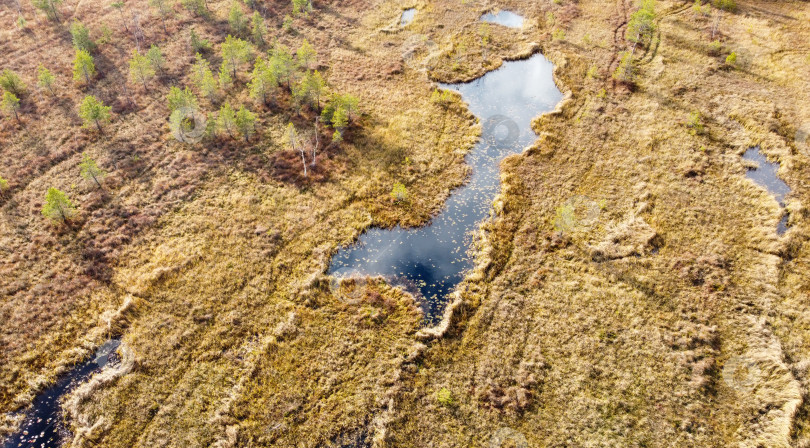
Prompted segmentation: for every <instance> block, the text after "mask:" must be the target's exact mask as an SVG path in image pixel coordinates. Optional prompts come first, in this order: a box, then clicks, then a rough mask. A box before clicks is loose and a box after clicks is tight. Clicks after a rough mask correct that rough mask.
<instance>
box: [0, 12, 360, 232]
mask: <svg viewBox="0 0 810 448" xmlns="http://www.w3.org/2000/svg"><path fill="white" fill-rule="evenodd" d="M181 1H182V4H183V6H184V7H186V8H187V9H190V10H192V11H193V12H196V13H198V14H199V15H202V16H205V17H208V15H207V13H208V5H207V2H206V1H205V0H181ZM61 2H62V0H33V4H34V6H35V7H36V8H37V9H39V10H41V11H42V12H43V13H45V14H46V16H47V17H48V18H49V19H50V20H53V21H56V22H59V23H61V21H62V19H61V16H60V14H59V5H60V4H61ZM245 3H246V4H247V5H248V6H250V7H255V6H256V5H255V4H254V2H253V1H252V0H245ZM292 3H293V4H292V11H293V15H294V16H306V15H308V14H309V13H310V12H312V11H313V6H312V3H311V1H310V0H293V1H292ZM149 5H150V6H151V7H152V8H154V9H155V10H156V11H157V12H158V15H159V16H160V18H161V21H162V27H163V29H164V31H165V32H167V25H166V18H167V17H169V16H170V15H171V14H172V12H173V10H174V9H173V7H174V2H173V1H172V0H150V1H149ZM110 6H112V7H113V8H114V9H117V10H118V11H120V14H121V19H122V24H123V28H124V29H125V30H126V31H128V32H131V33H132V34H133V37H134V39H135V46H136V49H134V50H133V52H132V55H131V57H130V59H129V78H130V80H131V81H132V82H133V83H135V84H137V85H139V86H141V87H142V88H143V89H144V91H148V90H149V89H150V82H151V81H152V80H153V79H154V78H155V77H157V76H161V75H163V74H165V71H166V61H165V59H164V56H163V52H162V50H161V49H160V47H158V46H157V45H152V46H151V47H150V48H149V49H148V50H147V51H145V52H143V53H142V52H141V42H142V41H143V32H142V31H141V29H140V26H139V24H138V18H137V14H135V15H134V17H133V19H132V21H128V20H127V18H126V15H125V13H124V7H125V4H124V2H123V1H120V0H117V1H115V2H113V3H112V4H111V5H110ZM18 13H19V15H20V19H21V20H23V21H24V18H23V17H22V9H21V8H20V7H19V4H18ZM287 18H288V19H289V21H291V18H290V17H289V16H288V17H287ZM287 21H288V20H286V19H285V28H289V27H288V26H286V22H287ZM228 23H229V25H230V27H231V31H232V34H233V35H228V36H227V37H226V39H225V41H224V42H223V43H222V44H221V46H220V56H221V59H222V63H221V65H220V67H219V70H218V73H217V74H216V75H214V72H212V70H211V68H210V66H209V62H208V60H207V59H206V58H205V57H204V55H205V54H207V53H209V52H210V51H211V47H212V46H211V43H210V42H209V41H208V40H205V39H202V38H200V36H199V35H198V34H197V33H196V32H195V30H194V29H193V28H191V29H190V35H189V37H190V47H191V49H192V51H193V52H194V54H195V62H194V64H193V65H192V67H191V70H192V72H191V76H190V77H191V80H192V85H193V86H194V87H195V88H196V91H197V92H198V93H199V94H200V95H201V96H202V97H203V98H205V99H206V100H207V101H208V103H210V105H211V106H217V105H218V110H217V111H216V119H215V120H211V121H210V122H209V123H208V127H207V129H206V135H207V136H211V135H221V136H227V137H230V138H234V139H235V138H238V137H241V138H243V139H244V140H245V141H249V140H250V139H251V138H252V137H253V136H254V134H255V133H256V119H257V117H256V115H255V114H254V113H253V112H251V110H250V109H249V108H248V106H247V105H239V107H238V108H235V107H233V106H232V105H231V104H230V102H228V101H227V100H225V97H226V96H227V95H228V94H229V93H234V94H236V93H237V92H236V91H234V85H235V84H238V83H239V78H240V75H242V71H243V70H244V69H245V67H246V66H248V65H249V64H251V65H252V71H250V72H247V71H245V74H246V75H247V78H248V79H247V82H246V84H245V86H246V87H247V89H248V93H249V97H250V98H251V99H252V100H253V101H255V102H256V103H257V105H258V107H259V108H261V107H271V106H277V105H278V100H279V98H280V96H281V95H282V94H286V95H287V96H288V98H289V103H290V105H291V106H292V108H293V109H294V111H295V114H296V115H298V116H304V114H303V112H304V110H308V111H309V112H310V113H311V115H312V116H314V119H313V128H314V142H312V144H309V145H307V144H305V142H304V140H305V139H304V138H302V137H301V135H300V134H299V132H298V130H297V129H296V127H295V125H294V124H293V123H292V122H290V123H289V124H288V126H287V131H286V133H285V142H286V144H287V146H288V147H289V148H290V149H291V150H293V151H297V152H300V154H301V157H302V161H303V171H304V175H305V176H306V174H307V165H308V164H309V165H310V166H314V165H315V161H316V157H317V153H318V150H319V145H320V141H319V140H320V139H319V135H320V133H321V132H322V128H323V127H326V126H328V127H331V131H330V132H331V140H332V142H333V144H335V143H339V142H341V141H342V140H343V136H344V132H345V130H346V128H347V127H348V126H349V125H350V123H351V121H352V120H353V119H354V118H355V117H356V114H357V109H358V103H359V100H358V99H357V98H356V97H354V96H351V95H341V94H338V93H336V92H331V91H328V90H327V84H326V81H325V80H324V78H323V76H322V75H321V73H320V72H319V71H318V70H317V62H316V61H317V53H316V51H315V49H314V48H313V47H312V45H310V43H309V42H308V41H306V40H304V41H303V43H302V44H301V46H300V47H299V48H298V49H297V50H296V51H295V52H293V51H291V50H290V49H289V48H288V47H286V46H284V45H282V44H279V43H275V44H273V45H272V46H271V48H270V49H269V50H268V51H263V50H261V49H262V48H266V47H267V46H268V42H267V34H268V33H267V27H266V25H265V23H264V18H263V17H262V15H261V14H259V12H258V11H254V12H253V14H252V15H251V16H249V18H248V16H246V15H245V14H244V13H243V11H242V8H241V6H240V5H239V4H238V3H234V4H233V5H232V7H231V9H230V11H229V14H228ZM69 30H70V34H71V40H72V43H73V47H74V50H75V56H74V59H73V70H72V75H73V80H74V81H75V83H76V84H77V85H80V86H88V85H91V84H92V83H93V81H94V79H95V77H96V74H97V70H96V65H95V59H94V56H93V55H94V52H96V51H97V50H98V43H103V41H102V40H99V41H98V42H96V41H94V40H93V39H92V38H91V37H90V30H89V29H88V28H87V27H86V26H85V25H84V24H83V23H81V22H79V21H74V22H73V23H72V24H71V25H70V27H69ZM234 36H236V37H234ZM242 37H245V38H249V39H250V41H251V42H248V41H246V40H243V39H242ZM254 53H258V54H257V55H256V56H255V57H254ZM37 86H38V87H39V88H40V90H41V91H42V92H47V93H48V94H50V95H51V96H57V92H58V90H59V86H58V83H57V79H56V77H55V76H54V74H53V73H52V72H51V71H50V70H49V69H48V68H47V67H45V66H44V65H42V64H40V65H39V67H38V69H37ZM0 87H2V89H3V94H2V99H1V100H0V108H2V110H3V111H4V112H5V113H6V114H7V115H8V116H9V117H10V118H12V119H14V120H16V121H17V122H18V123H22V120H21V117H20V114H21V112H20V106H21V99H22V101H23V102H24V101H25V94H26V92H27V86H26V84H25V82H23V80H22V78H21V77H20V76H19V75H18V74H17V73H15V72H14V71H12V70H10V69H4V70H3V71H2V72H0ZM123 87H124V88H125V89H126V86H125V85H124V86H123ZM125 93H126V92H125ZM167 103H168V109H169V115H170V117H169V125H170V127H171V128H173V129H181V128H183V127H187V126H190V125H191V124H192V123H189V116H188V115H189V111H196V112H200V105H199V102H198V100H197V96H196V94H195V92H193V91H192V90H190V89H189V88H188V87H184V88H182V89H180V88H179V87H177V86H172V87H170V89H169V93H168V95H167ZM78 114H79V116H80V117H81V118H82V120H83V127H86V128H95V129H96V130H97V131H98V132H103V125H104V124H106V123H108V122H109V121H110V120H111V107H110V106H107V105H105V104H104V102H103V101H102V100H100V99H99V98H97V97H96V96H93V95H85V96H84V98H83V99H82V101H81V103H80V104H79V106H78ZM307 159H310V160H309V161H308V160H307ZM79 168H80V175H81V176H82V177H83V178H85V179H87V180H88V181H89V182H92V183H93V184H94V185H95V186H97V187H98V188H102V182H101V181H102V179H103V177H104V176H105V174H106V173H105V172H104V171H103V170H102V169H101V168H99V166H98V164H97V163H96V162H95V161H94V160H93V159H91V158H90V157H89V156H87V155H86V154H83V159H82V162H81V163H80V165H79ZM8 190H9V182H8V180H6V179H5V178H3V177H1V176H0V196H2V195H4V194H5V193H6V192H7V191H8ZM42 214H43V216H45V217H48V218H50V219H52V220H53V221H55V222H66V221H68V220H70V219H71V218H72V217H73V216H75V214H76V206H75V205H74V203H73V202H72V201H71V200H70V198H68V196H67V195H66V194H65V193H64V192H62V191H60V190H58V189H56V188H49V189H48V191H47V193H46V196H45V203H44V205H43V207H42Z"/></svg>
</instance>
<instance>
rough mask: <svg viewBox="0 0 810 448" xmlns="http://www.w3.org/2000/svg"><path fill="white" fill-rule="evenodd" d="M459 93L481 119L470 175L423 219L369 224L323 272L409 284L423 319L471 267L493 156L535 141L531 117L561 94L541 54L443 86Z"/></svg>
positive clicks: (495, 169) (496, 180)
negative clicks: (389, 225) (409, 225)
mask: <svg viewBox="0 0 810 448" xmlns="http://www.w3.org/2000/svg"><path fill="white" fill-rule="evenodd" d="M441 88H443V89H451V90H455V91H457V92H459V93H460V94H461V96H462V98H463V99H464V100H465V101H466V102H467V103H468V106H469V108H470V110H471V111H472V113H473V114H475V115H476V116H477V117H478V118H479V119H480V121H481V124H482V127H483V129H482V135H481V139H480V141H479V142H478V143H477V144H476V145H475V147H474V148H473V149H472V151H471V152H470V153H469V154H468V155H467V157H466V159H465V160H466V162H467V163H468V164H469V165H470V166H471V167H472V168H473V172H472V176H471V177H470V178H469V179H468V182H467V183H466V184H465V185H464V186H463V187H461V188H459V189H457V190H456V191H454V192H453V193H452V194H451V195H450V197H449V198H448V200H447V203H446V205H445V207H444V209H443V210H442V211H441V212H440V213H439V215H437V216H436V217H435V218H433V220H432V221H431V223H430V225H428V226H425V227H420V228H416V229H402V228H399V227H397V228H394V229H380V228H372V229H369V230H368V231H367V232H366V233H364V234H363V235H361V236H360V238H359V240H358V242H357V244H355V245H352V246H350V247H348V248H344V249H341V250H340V251H339V252H338V253H337V254H336V255H335V256H334V258H333V259H332V264H331V266H330V268H329V273H330V274H332V275H334V276H336V277H342V276H349V275H355V274H359V275H382V276H384V277H387V278H388V279H389V281H391V282H392V283H395V284H401V285H407V286H409V287H415V288H416V289H418V291H419V292H420V293H421V295H422V296H423V298H424V302H423V307H422V309H423V310H424V312H425V318H426V320H427V322H429V323H435V322H437V321H438V320H440V319H441V315H442V312H443V311H444V305H445V303H446V300H447V299H446V295H447V294H449V293H450V292H452V290H453V288H454V287H455V286H456V285H457V284H458V283H459V282H460V281H461V280H462V278H463V277H464V275H465V274H466V272H467V271H468V270H469V269H470V268H471V267H472V265H473V260H472V258H471V257H470V254H469V253H468V250H469V248H470V246H471V243H472V233H473V232H474V231H475V230H476V229H478V228H479V226H480V224H481V222H482V221H483V220H484V219H485V218H486V217H487V216H488V214H489V212H490V210H491V208H492V201H493V199H494V198H495V195H496V194H497V193H498V188H499V185H500V169H499V163H500V161H501V160H502V159H503V158H504V157H506V156H508V155H510V154H516V153H520V152H521V151H522V150H523V149H524V148H525V147H527V146H529V145H530V144H532V143H533V142H534V140H535V139H536V135H535V133H534V132H533V131H532V129H531V126H530V124H531V120H532V118H534V117H536V116H538V115H540V114H541V113H543V112H548V111H551V110H553V109H554V107H555V106H556V105H557V103H558V102H559V101H560V100H561V99H562V93H560V91H559V90H558V89H557V86H556V85H555V84H554V80H553V77H552V64H551V62H549V61H548V60H547V59H546V58H545V57H543V56H542V55H539V54H538V55H535V56H532V57H531V58H529V59H526V60H522V61H512V62H505V63H504V64H503V66H502V67H501V68H500V69H498V70H495V71H493V72H489V73H487V74H485V75H484V76H482V77H481V78H478V79H477V80H475V81H472V82H470V83H465V84H443V85H441Z"/></svg>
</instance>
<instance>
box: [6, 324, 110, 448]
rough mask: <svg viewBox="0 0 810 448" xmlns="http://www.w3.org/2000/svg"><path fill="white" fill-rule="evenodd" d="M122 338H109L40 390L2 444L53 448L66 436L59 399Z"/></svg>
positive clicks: (104, 360) (95, 368) (100, 364)
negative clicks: (16, 426) (13, 430)
mask: <svg viewBox="0 0 810 448" xmlns="http://www.w3.org/2000/svg"><path fill="white" fill-rule="evenodd" d="M120 344H121V341H120V340H118V339H112V340H110V341H107V342H106V343H104V345H102V346H101V347H99V348H98V350H96V353H95V356H93V358H90V359H89V360H87V361H84V362H83V363H81V364H78V365H76V366H74V367H73V369H72V370H71V371H70V372H68V373H67V374H65V375H64V376H62V377H60V378H59V379H58V380H57V381H56V383H54V384H53V385H51V386H50V387H48V388H47V389H46V390H45V391H44V392H42V393H40V394H39V395H38V396H37V397H36V398H35V399H34V402H33V406H32V407H31V409H30V410H29V411H28V412H27V413H26V416H25V420H24V421H23V423H22V425H21V426H20V430H19V431H18V432H17V433H15V434H12V435H11V437H9V438H8V439H6V440H5V441H4V442H3V448H17V447H32V448H33V447H37V448H56V447H59V446H61V445H62V443H63V442H64V441H65V440H66V439H69V434H70V433H69V432H68V430H67V429H66V428H65V427H64V425H63V423H62V412H61V406H60V400H61V399H62V397H63V396H65V394H67V393H69V392H71V391H72V390H73V389H75V388H76V386H78V385H79V384H81V383H83V382H85V381H87V380H88V379H89V378H90V376H92V375H93V374H94V373H96V372H98V371H99V370H101V369H102V368H103V367H104V366H106V365H107V363H108V362H110V360H111V359H112V358H114V356H113V354H114V353H115V350H116V349H117V348H118V346H119V345H120Z"/></svg>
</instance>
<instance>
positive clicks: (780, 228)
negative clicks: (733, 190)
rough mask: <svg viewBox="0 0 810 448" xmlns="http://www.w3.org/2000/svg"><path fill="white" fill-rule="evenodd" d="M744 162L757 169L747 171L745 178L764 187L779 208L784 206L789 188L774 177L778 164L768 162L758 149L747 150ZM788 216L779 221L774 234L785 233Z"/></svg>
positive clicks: (777, 177)
mask: <svg viewBox="0 0 810 448" xmlns="http://www.w3.org/2000/svg"><path fill="white" fill-rule="evenodd" d="M743 159H744V160H749V161H752V162H756V163H757V168H754V169H749V170H748V172H747V173H746V174H745V175H746V177H748V178H749V179H751V180H753V181H754V182H756V183H758V184H759V185H762V186H763V187H765V189H766V190H768V191H769V192H770V193H771V194H772V195H773V196H774V198H775V199H776V201H777V202H779V206H780V207H783V208H784V206H785V195H786V194H788V193H790V187H788V185H787V184H786V183H785V182H784V181H783V180H782V179H780V178H779V176H777V175H776V173H777V171H779V163H776V162H774V163H771V162H768V158H767V157H765V154H763V153H762V151H761V150H760V148H759V147H753V148H748V149H747V150H746V151H745V154H743ZM787 222H788V215H787V214H785V216H783V217H782V219H780V220H779V224H777V226H776V233H777V234H779V235H782V234H783V233H785V232H786V231H787Z"/></svg>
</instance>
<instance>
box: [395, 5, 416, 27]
mask: <svg viewBox="0 0 810 448" xmlns="http://www.w3.org/2000/svg"><path fill="white" fill-rule="evenodd" d="M414 17H416V8H408V9H406V10H405V11H402V17H400V19H399V26H405V25H407V24H409V23H411V22H413V18H414Z"/></svg>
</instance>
